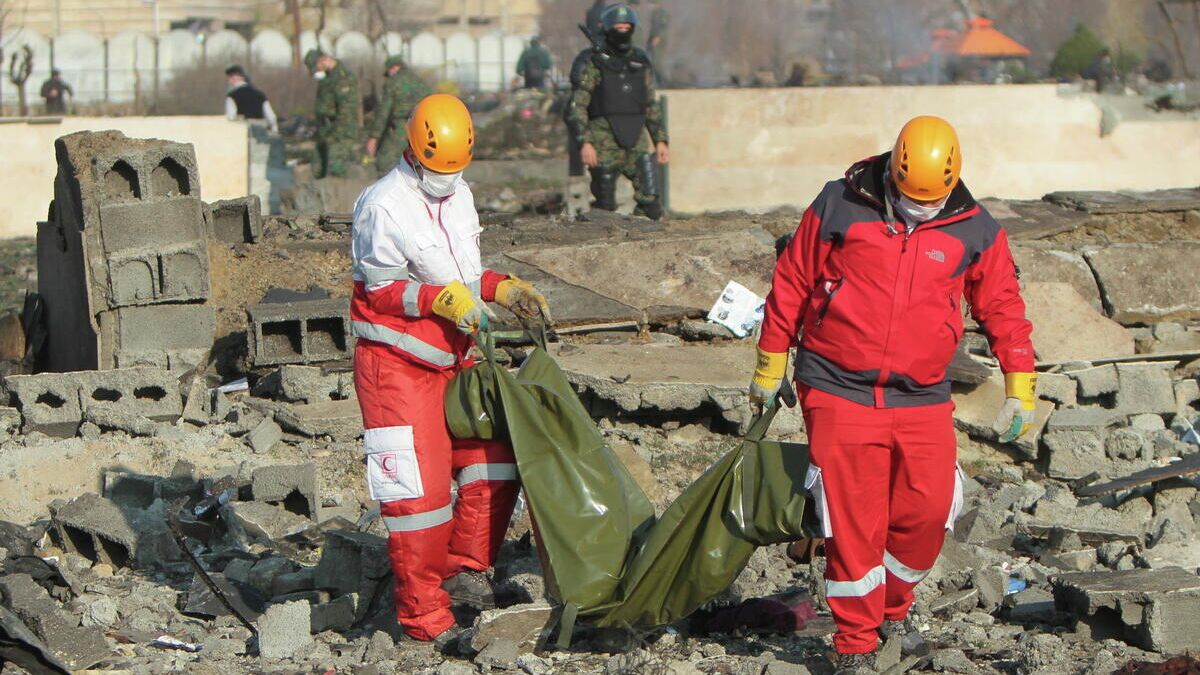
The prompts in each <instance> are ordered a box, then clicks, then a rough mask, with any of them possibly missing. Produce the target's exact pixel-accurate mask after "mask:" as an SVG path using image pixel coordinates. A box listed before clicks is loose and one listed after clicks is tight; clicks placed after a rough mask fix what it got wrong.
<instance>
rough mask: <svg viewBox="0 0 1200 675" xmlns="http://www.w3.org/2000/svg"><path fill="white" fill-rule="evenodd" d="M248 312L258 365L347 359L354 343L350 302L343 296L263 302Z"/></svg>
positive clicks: (252, 343) (250, 333) (251, 356)
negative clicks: (351, 333)
mask: <svg viewBox="0 0 1200 675" xmlns="http://www.w3.org/2000/svg"><path fill="white" fill-rule="evenodd" d="M246 313H247V314H248V315H249V320H250V326H249V329H248V331H247V334H248V336H249V338H250V358H251V360H252V361H253V363H254V365H255V366H273V365H280V364H285V363H319V362H321V361H335V360H338V359H346V358H349V357H350V353H351V349H352V348H353V347H354V342H353V338H352V337H351V336H350V305H349V302H348V301H347V300H345V299H344V298H342V299H329V300H305V301H300V302H281V303H263V304H260V305H255V306H253V307H249V308H247V309H246Z"/></svg>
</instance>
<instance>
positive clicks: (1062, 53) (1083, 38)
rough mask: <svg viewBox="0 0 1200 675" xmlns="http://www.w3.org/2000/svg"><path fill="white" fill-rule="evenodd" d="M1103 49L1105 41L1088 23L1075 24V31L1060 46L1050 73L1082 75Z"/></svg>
mask: <svg viewBox="0 0 1200 675" xmlns="http://www.w3.org/2000/svg"><path fill="white" fill-rule="evenodd" d="M1102 51H1104V43H1103V42H1101V41H1100V38H1098V37H1096V34H1095V33H1093V32H1092V31H1091V29H1090V28H1088V27H1087V25H1085V24H1082V23H1080V24H1079V25H1077V26H1075V33H1074V34H1073V35H1072V36H1071V37H1069V38H1067V40H1066V41H1065V42H1063V43H1062V44H1061V45H1059V46H1058V50H1057V51H1056V52H1055V53H1054V61H1053V62H1052V63H1051V64H1050V73H1051V74H1052V75H1054V76H1055V77H1075V76H1077V75H1082V74H1083V71H1084V70H1086V69H1087V67H1088V66H1089V65H1090V64H1091V63H1092V61H1094V60H1095V59H1096V57H1097V56H1099V54H1100V52H1102Z"/></svg>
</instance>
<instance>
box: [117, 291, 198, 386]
mask: <svg viewBox="0 0 1200 675" xmlns="http://www.w3.org/2000/svg"><path fill="white" fill-rule="evenodd" d="M100 334H101V350H102V351H101V364H102V365H105V364H111V367H117V368H130V367H134V366H154V367H158V368H167V369H171V370H180V369H188V368H191V367H194V366H196V365H198V364H199V363H200V361H202V360H203V359H204V358H205V356H206V355H207V354H208V352H209V351H210V350H211V349H212V345H213V340H214V339H215V335H216V314H215V312H214V310H213V308H212V307H209V306H207V305H199V304H179V305H173V304H168V305H151V306H144V307H122V308H120V309H117V310H114V311H111V312H101V314H100Z"/></svg>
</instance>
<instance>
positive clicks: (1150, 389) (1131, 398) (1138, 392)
mask: <svg viewBox="0 0 1200 675" xmlns="http://www.w3.org/2000/svg"><path fill="white" fill-rule="evenodd" d="M1176 365H1177V364H1176V363H1175V362H1173V361H1164V362H1156V363H1118V364H1117V380H1118V382H1119V383H1120V388H1119V390H1118V391H1117V409H1118V410H1120V411H1121V412H1122V413H1124V414H1126V415H1136V414H1139V413H1159V414H1169V413H1174V412H1175V385H1174V384H1173V383H1172V381H1171V371H1172V369H1174V367H1175V366H1176Z"/></svg>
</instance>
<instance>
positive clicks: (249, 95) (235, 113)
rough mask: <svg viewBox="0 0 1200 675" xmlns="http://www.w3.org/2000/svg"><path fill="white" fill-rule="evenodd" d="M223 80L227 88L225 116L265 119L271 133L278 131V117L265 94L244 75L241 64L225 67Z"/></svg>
mask: <svg viewBox="0 0 1200 675" xmlns="http://www.w3.org/2000/svg"><path fill="white" fill-rule="evenodd" d="M225 82H226V83H227V84H228V85H229V88H228V89H227V90H226V92H225V117H228V118H229V119H231V120H236V119H238V118H239V117H241V118H243V119H248V120H266V121H267V128H268V129H269V130H270V131H271V133H279V118H278V117H276V115H275V110H274V109H272V108H271V102H270V101H268V100H267V95H266V94H264V93H262V91H261V90H259V89H258V88H257V87H255V86H254V85H252V84H250V78H248V77H246V71H245V70H242V67H241V66H238V65H233V66H229V67H228V68H226V69H225Z"/></svg>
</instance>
